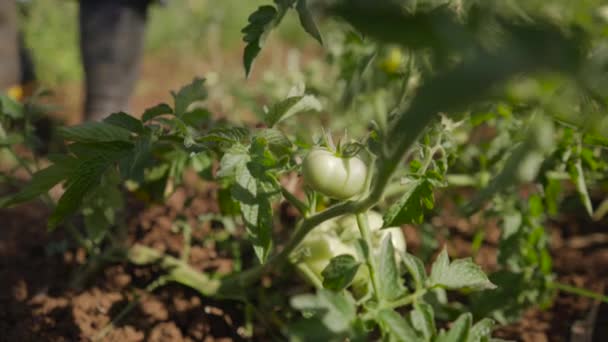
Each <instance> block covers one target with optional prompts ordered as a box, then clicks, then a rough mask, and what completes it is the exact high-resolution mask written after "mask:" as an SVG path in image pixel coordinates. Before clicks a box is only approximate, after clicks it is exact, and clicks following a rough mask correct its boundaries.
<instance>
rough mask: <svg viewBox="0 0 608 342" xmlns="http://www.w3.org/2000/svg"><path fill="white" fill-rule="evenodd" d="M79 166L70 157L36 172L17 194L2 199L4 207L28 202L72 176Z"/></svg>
mask: <svg viewBox="0 0 608 342" xmlns="http://www.w3.org/2000/svg"><path fill="white" fill-rule="evenodd" d="M76 166H77V163H76V159H74V158H70V159H69V160H66V162H65V163H62V164H53V165H51V166H49V167H47V168H45V169H42V170H40V171H38V172H36V173H35V174H34V175H33V176H32V179H31V180H30V182H29V183H28V184H27V185H26V186H25V187H24V188H23V189H22V190H21V191H20V192H19V193H17V194H16V195H14V196H12V197H8V198H6V199H5V200H4V201H0V204H1V206H2V207H9V206H12V205H15V204H19V203H23V202H27V201H29V200H32V199H34V198H36V197H38V196H40V195H42V194H45V193H47V192H48V191H49V190H50V189H51V188H52V187H54V186H55V185H57V184H59V183H60V182H61V181H63V180H65V179H66V178H68V177H69V176H70V173H71V172H72V171H73V170H74V168H75V167H76Z"/></svg>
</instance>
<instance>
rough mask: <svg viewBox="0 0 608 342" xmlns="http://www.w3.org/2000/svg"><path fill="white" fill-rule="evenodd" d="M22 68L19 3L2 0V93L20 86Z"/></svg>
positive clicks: (0, 9)
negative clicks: (18, 22) (18, 18)
mask: <svg viewBox="0 0 608 342" xmlns="http://www.w3.org/2000/svg"><path fill="white" fill-rule="evenodd" d="M20 67H21V66H20V61H19V30H18V27H17V3H16V2H15V1H14V0H0V92H5V91H7V90H8V89H9V88H11V87H14V86H18V85H19V81H20V73H21V68H20Z"/></svg>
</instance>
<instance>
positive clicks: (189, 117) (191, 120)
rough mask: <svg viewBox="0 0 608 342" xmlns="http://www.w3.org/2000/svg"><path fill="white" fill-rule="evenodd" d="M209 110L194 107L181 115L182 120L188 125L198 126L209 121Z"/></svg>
mask: <svg viewBox="0 0 608 342" xmlns="http://www.w3.org/2000/svg"><path fill="white" fill-rule="evenodd" d="M210 119H211V112H210V111H209V110H208V109H206V108H195V109H193V110H191V111H189V112H186V113H185V114H184V115H182V120H183V121H184V122H185V123H186V124H187V125H189V126H193V127H200V126H202V125H203V124H205V123H207V122H209V120H210Z"/></svg>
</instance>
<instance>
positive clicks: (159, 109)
mask: <svg viewBox="0 0 608 342" xmlns="http://www.w3.org/2000/svg"><path fill="white" fill-rule="evenodd" d="M165 114H173V109H172V108H171V106H169V105H168V104H166V103H161V104H158V105H156V106H154V107H150V108H148V109H146V110H145V111H144V114H143V115H142V116H141V120H142V121H143V122H146V121H150V120H152V119H154V118H155V117H157V116H161V115H165Z"/></svg>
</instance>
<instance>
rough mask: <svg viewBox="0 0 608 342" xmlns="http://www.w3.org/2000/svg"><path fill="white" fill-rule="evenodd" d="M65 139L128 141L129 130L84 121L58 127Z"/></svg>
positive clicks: (129, 136) (90, 141)
mask: <svg viewBox="0 0 608 342" xmlns="http://www.w3.org/2000/svg"><path fill="white" fill-rule="evenodd" d="M59 134H60V135H61V136H62V137H63V138H65V139H66V140H70V141H74V142H82V143H93V142H111V141H130V138H131V132H129V131H128V130H126V129H124V128H122V127H118V126H114V125H111V124H109V123H105V122H93V121H91V122H86V123H83V124H80V125H76V126H71V127H61V128H59Z"/></svg>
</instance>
